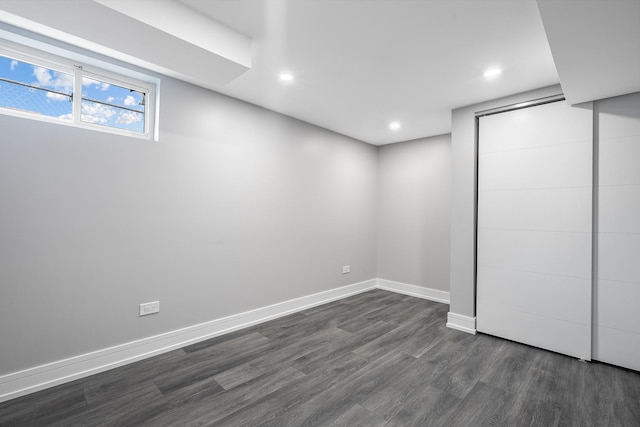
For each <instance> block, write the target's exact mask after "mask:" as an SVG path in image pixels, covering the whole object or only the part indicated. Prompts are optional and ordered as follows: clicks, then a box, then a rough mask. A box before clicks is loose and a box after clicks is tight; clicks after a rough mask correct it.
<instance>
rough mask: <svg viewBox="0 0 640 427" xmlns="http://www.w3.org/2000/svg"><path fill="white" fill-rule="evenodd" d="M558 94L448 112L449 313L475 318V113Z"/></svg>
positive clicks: (542, 92) (543, 92)
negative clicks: (449, 130) (449, 125)
mask: <svg viewBox="0 0 640 427" xmlns="http://www.w3.org/2000/svg"><path fill="white" fill-rule="evenodd" d="M559 93H562V88H560V86H559V85H555V86H550V87H547V88H543V89H539V90H534V91H530V92H524V93H521V94H517V95H513V96H509V97H506V98H500V99H496V100H493V101H487V102H483V103H480V104H475V105H470V106H467V107H461V108H457V109H455V110H453V111H452V112H451V120H452V122H451V158H452V165H453V166H452V190H451V266H450V267H451V281H450V291H449V292H450V299H451V308H450V313H454V314H458V315H461V316H464V317H469V318H474V317H475V275H476V200H477V193H476V178H477V166H476V159H477V144H476V119H475V113H476V112H478V111H482V110H487V109H490V108H497V107H501V106H505V105H511V104H515V103H518V102H525V101H530V100H533V99H538V98H542V97H545V96H552V95H556V94H559Z"/></svg>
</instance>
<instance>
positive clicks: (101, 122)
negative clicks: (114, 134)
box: [81, 114, 107, 125]
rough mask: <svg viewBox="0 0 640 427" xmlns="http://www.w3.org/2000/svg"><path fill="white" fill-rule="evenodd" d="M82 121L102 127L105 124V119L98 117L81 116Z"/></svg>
mask: <svg viewBox="0 0 640 427" xmlns="http://www.w3.org/2000/svg"><path fill="white" fill-rule="evenodd" d="M81 117H82V121H83V122H87V123H93V124H98V125H104V124H106V123H107V119H106V118H105V117H99V116H91V115H89V114H82V116H81Z"/></svg>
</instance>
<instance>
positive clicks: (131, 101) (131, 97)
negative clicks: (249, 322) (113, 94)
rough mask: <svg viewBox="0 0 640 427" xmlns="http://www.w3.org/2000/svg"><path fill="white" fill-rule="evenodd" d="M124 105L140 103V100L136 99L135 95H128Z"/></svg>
mask: <svg viewBox="0 0 640 427" xmlns="http://www.w3.org/2000/svg"><path fill="white" fill-rule="evenodd" d="M124 105H128V106H132V105H138V101H136V99H135V98H134V97H133V96H131V95H127V97H126V98H125V99H124Z"/></svg>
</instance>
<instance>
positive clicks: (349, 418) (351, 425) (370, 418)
mask: <svg viewBox="0 0 640 427" xmlns="http://www.w3.org/2000/svg"><path fill="white" fill-rule="evenodd" d="M386 423H387V422H386V421H385V420H384V419H382V418H380V417H378V416H377V415H375V414H372V413H371V412H370V411H368V410H367V409H365V408H363V407H362V406H360V405H358V404H356V405H353V406H351V407H350V408H349V409H347V410H346V411H344V412H343V413H342V415H340V416H339V417H338V418H336V419H335V420H333V421H332V422H330V423H329V424H326V425H327V426H328V427H383V426H384V425H385V424H386Z"/></svg>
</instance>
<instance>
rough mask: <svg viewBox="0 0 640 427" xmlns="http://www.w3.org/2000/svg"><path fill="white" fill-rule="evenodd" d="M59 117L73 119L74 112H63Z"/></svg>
mask: <svg viewBox="0 0 640 427" xmlns="http://www.w3.org/2000/svg"><path fill="white" fill-rule="evenodd" d="M58 118H59V119H62V120H71V119H73V114H71V113H68V114H63V115H61V116H58Z"/></svg>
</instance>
